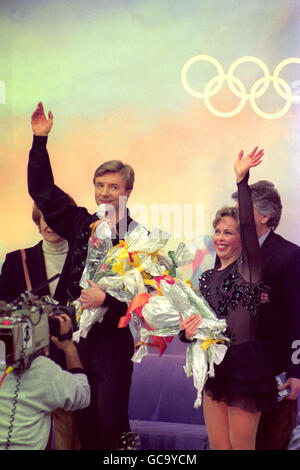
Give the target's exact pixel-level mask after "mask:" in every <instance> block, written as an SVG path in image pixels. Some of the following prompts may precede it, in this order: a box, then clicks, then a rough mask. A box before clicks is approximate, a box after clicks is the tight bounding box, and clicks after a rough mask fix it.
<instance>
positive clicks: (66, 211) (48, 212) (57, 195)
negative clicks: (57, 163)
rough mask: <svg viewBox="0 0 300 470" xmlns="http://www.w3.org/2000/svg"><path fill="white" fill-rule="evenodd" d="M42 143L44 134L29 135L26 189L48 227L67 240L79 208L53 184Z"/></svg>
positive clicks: (45, 141)
mask: <svg viewBox="0 0 300 470" xmlns="http://www.w3.org/2000/svg"><path fill="white" fill-rule="evenodd" d="M46 145H47V137H40V136H34V137H33V144H32V148H31V150H30V153H29V162H28V174H27V177H28V191H29V194H30V196H31V197H32V199H33V200H34V201H35V203H36V204H37V206H38V207H39V208H40V210H41V211H42V213H43V216H44V218H45V220H46V222H47V224H48V225H49V227H51V228H52V230H54V231H55V232H56V233H58V234H59V235H60V236H61V237H63V238H64V239H65V240H70V237H71V236H72V231H73V223H74V221H75V220H76V215H77V213H78V209H79V208H78V207H73V206H72V205H71V204H70V199H69V196H68V195H67V194H66V193H65V192H64V191H62V190H61V189H60V188H58V187H57V186H56V185H55V183H54V178H53V173H52V169H51V165H50V159H49V155H48V151H47V148H46Z"/></svg>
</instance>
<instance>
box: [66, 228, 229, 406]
mask: <svg viewBox="0 0 300 470" xmlns="http://www.w3.org/2000/svg"><path fill="white" fill-rule="evenodd" d="M168 240H169V234H167V233H166V232H163V231H161V230H155V231H153V232H151V233H149V232H148V231H147V230H146V229H145V228H143V227H141V226H140V225H138V226H136V227H135V228H134V229H133V230H131V231H129V232H128V233H127V234H126V236H125V237H124V240H120V241H119V243H118V244H117V245H115V246H112V242H111V231H110V228H109V225H108V224H107V222H106V221H105V219H102V220H101V219H100V220H99V221H98V222H96V223H95V225H94V226H93V228H92V233H91V237H90V240H89V244H88V256H87V261H86V266H85V269H84V271H83V274H82V278H81V282H80V285H81V287H82V288H84V289H86V288H88V286H89V285H88V282H87V281H88V280H93V281H94V282H95V283H96V284H97V285H98V286H99V287H101V288H102V289H103V290H104V291H105V292H106V293H108V294H110V295H112V296H113V297H115V298H116V299H118V300H120V301H122V302H126V303H127V305H128V310H127V314H126V315H125V316H124V317H122V318H121V319H120V322H119V327H120V328H122V327H125V326H127V325H128V324H129V322H130V321H131V324H132V326H133V328H134V330H135V333H136V335H137V337H138V341H137V343H136V349H137V351H136V353H135V354H134V356H133V358H132V360H133V361H134V362H140V361H141V360H142V359H143V357H145V356H146V355H147V354H148V347H150V346H155V347H157V348H158V349H159V352H160V355H161V354H163V352H164V350H165V349H166V347H167V343H168V342H169V341H171V340H172V338H173V337H174V336H177V334H178V333H179V313H181V314H182V316H183V319H186V318H188V317H189V316H190V315H192V314H194V313H198V314H199V315H201V317H202V321H201V324H200V326H199V327H198V329H197V330H196V332H195V334H194V335H193V337H192V341H191V342H190V343H189V345H188V347H187V353H186V365H185V372H186V375H187V376H188V377H190V376H193V378H194V385H195V388H196V389H197V398H196V401H195V407H198V406H200V404H201V392H202V389H203V386H204V384H205V381H206V379H207V377H208V376H213V375H214V364H219V363H220V362H221V361H222V360H223V357H224V355H225V353H226V350H227V342H228V340H227V338H226V336H225V330H226V328H227V324H226V321H225V320H219V319H218V318H217V317H216V315H215V313H214V312H213V310H212V309H211V308H210V306H209V305H208V303H207V302H206V301H205V300H204V298H203V297H202V296H201V295H200V294H199V295H198V294H197V293H196V292H195V291H194V289H193V288H192V286H191V285H190V284H189V282H186V281H183V280H182V279H181V278H180V276H178V277H177V271H178V268H179V267H181V266H185V265H187V264H189V263H191V262H192V261H193V258H194V253H193V251H192V250H190V249H189V248H187V246H186V245H185V244H184V243H180V244H179V246H178V248H177V250H176V251H175V252H174V251H171V252H170V251H169V252H168V255H166V254H164V253H163V252H162V249H163V248H164V247H165V245H166V244H167V242H168ZM76 307H77V313H78V324H79V330H78V331H76V332H75V333H74V335H73V339H74V340H75V341H78V340H79V338H80V336H82V337H86V335H87V333H88V331H89V329H90V328H91V326H92V325H93V324H94V323H95V322H96V321H98V322H101V321H102V320H103V317H104V315H105V313H106V310H107V308H106V307H103V306H101V307H99V308H93V309H84V310H83V311H81V306H80V304H79V303H77V305H76Z"/></svg>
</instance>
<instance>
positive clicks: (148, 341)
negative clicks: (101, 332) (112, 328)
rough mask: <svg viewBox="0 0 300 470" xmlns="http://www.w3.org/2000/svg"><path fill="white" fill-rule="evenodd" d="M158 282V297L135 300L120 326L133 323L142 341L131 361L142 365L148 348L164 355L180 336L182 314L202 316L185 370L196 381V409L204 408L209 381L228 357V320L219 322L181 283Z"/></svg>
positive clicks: (175, 280) (165, 278) (164, 278)
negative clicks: (216, 368)
mask: <svg viewBox="0 0 300 470" xmlns="http://www.w3.org/2000/svg"><path fill="white" fill-rule="evenodd" d="M156 282H159V291H158V292H157V294H150V293H149V294H147V295H140V296H137V297H135V298H134V299H133V301H132V303H131V305H130V306H129V309H128V312H127V316H126V318H124V317H123V318H121V320H120V324H119V326H125V325H126V324H128V322H129V321H130V320H132V324H133V327H134V329H135V332H136V334H137V336H138V337H139V342H138V343H137V346H138V349H137V351H136V353H135V354H134V356H133V358H132V360H133V361H134V362H141V361H142V359H143V358H144V357H145V356H146V355H147V354H148V347H149V346H153V345H154V346H156V347H158V348H159V350H160V354H162V353H163V352H164V350H165V348H166V344H165V341H167V342H168V341H170V339H171V338H172V337H174V336H176V335H178V333H179V313H181V314H182V317H183V319H186V318H188V317H189V316H190V315H192V314H195V313H198V314H199V315H201V317H202V320H201V324H200V326H199V327H198V328H197V330H196V332H195V333H194V335H193V337H192V338H191V342H190V343H189V344H188V347H187V352H186V365H185V367H184V369H185V373H186V375H187V377H191V376H193V379H194V386H195V388H196V390H197V397H196V400H195V403H194V406H195V408H197V407H199V406H200V405H201V401H202V399H201V395H202V390H203V386H204V384H205V382H206V380H207V377H208V376H210V377H213V376H214V364H220V363H221V362H222V360H223V358H224V355H225V353H226V350H227V343H228V341H229V340H228V339H227V337H226V335H225V331H226V329H227V324H226V321H225V320H220V319H218V318H217V317H216V315H215V313H214V312H213V310H212V309H211V308H210V306H209V305H208V303H207V302H206V301H205V300H204V298H203V297H201V296H200V295H197V293H196V292H195V291H194V289H193V288H192V287H191V286H190V285H189V284H188V283H187V282H185V281H183V280H182V279H180V278H172V277H170V276H168V275H164V276H162V277H161V278H160V279H159V280H157V279H156ZM153 338H155V341H154V342H153ZM164 340H165V341H164Z"/></svg>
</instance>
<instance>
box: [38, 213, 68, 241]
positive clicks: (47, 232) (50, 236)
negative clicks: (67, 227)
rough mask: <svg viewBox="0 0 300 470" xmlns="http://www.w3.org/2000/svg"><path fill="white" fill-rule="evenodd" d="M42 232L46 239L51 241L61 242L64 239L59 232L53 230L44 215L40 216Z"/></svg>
mask: <svg viewBox="0 0 300 470" xmlns="http://www.w3.org/2000/svg"><path fill="white" fill-rule="evenodd" d="M40 232H41V235H42V237H43V238H44V240H46V241H47V242H50V243H60V242H62V241H63V238H62V237H61V236H59V235H57V233H55V232H53V230H51V228H50V227H48V225H47V224H46V222H45V219H44V217H43V216H41V218H40Z"/></svg>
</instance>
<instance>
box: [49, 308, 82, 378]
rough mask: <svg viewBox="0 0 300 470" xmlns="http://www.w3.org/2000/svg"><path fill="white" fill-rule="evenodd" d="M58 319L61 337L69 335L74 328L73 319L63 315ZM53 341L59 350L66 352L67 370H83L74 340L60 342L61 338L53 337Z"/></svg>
mask: <svg viewBox="0 0 300 470" xmlns="http://www.w3.org/2000/svg"><path fill="white" fill-rule="evenodd" d="M57 319H58V320H59V322H60V334H61V336H63V335H65V334H67V333H69V331H70V330H71V328H72V322H71V318H70V317H69V316H68V315H67V314H65V313H62V314H61V315H58V316H57ZM51 340H52V342H53V343H54V344H55V345H56V346H57V347H58V349H61V350H62V351H63V352H64V354H65V357H66V364H67V370H71V369H83V366H82V364H81V361H80V359H79V355H78V352H77V349H76V346H75V345H74V343H73V341H72V339H65V340H62V341H60V340H59V338H56V337H55V336H53V337H52V338H51Z"/></svg>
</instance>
